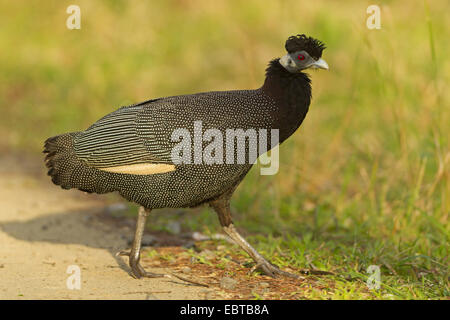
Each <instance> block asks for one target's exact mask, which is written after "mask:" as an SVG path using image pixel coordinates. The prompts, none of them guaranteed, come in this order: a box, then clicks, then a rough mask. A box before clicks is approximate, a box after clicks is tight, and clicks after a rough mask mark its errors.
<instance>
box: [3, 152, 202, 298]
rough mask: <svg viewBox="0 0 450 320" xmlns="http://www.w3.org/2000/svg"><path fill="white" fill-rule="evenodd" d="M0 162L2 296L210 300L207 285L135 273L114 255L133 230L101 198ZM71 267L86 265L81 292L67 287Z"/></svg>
mask: <svg viewBox="0 0 450 320" xmlns="http://www.w3.org/2000/svg"><path fill="white" fill-rule="evenodd" d="M0 163H1V166H0V167H1V168H2V169H1V171H0V204H1V206H0V299H146V298H148V299H204V298H205V294H206V292H205V288H202V287H195V286H189V285H187V284H186V283H182V282H181V281H178V280H176V279H168V278H160V279H142V280H136V279H134V278H132V277H131V276H130V275H129V273H128V272H129V268H128V266H127V260H126V259H122V258H117V257H115V255H114V253H115V252H117V251H118V250H120V249H124V248H127V246H128V244H127V242H128V241H127V238H128V237H129V236H131V235H132V231H131V234H130V228H126V229H124V228H120V227H118V226H117V225H114V224H112V223H108V222H107V221H106V222H105V221H104V220H103V219H100V218H99V217H101V213H102V212H103V211H104V207H105V205H104V203H103V202H102V201H101V200H100V199H97V198H96V197H93V196H90V195H85V194H83V193H81V192H79V191H65V190H62V189H60V188H57V187H55V186H54V185H52V184H51V183H50V181H49V180H48V179H44V174H43V172H42V170H39V169H38V173H37V174H36V173H35V172H36V168H34V169H33V170H27V168H25V169H24V167H23V166H21V165H18V164H17V163H16V161H15V159H0ZM38 168H39V167H38ZM71 265H76V266H78V267H79V268H80V270H81V289H80V290H70V289H68V288H67V285H66V282H67V279H68V277H69V276H70V274H68V273H67V268H68V267H69V266H71ZM144 267H145V268H146V269H148V270H149V271H152V272H159V273H164V272H165V270H164V269H158V268H150V267H148V266H145V265H144Z"/></svg>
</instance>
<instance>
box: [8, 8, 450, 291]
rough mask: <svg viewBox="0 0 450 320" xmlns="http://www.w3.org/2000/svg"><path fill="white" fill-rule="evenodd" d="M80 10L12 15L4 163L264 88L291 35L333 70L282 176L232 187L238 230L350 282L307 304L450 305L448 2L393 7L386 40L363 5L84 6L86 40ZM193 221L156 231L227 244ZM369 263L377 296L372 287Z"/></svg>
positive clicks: (207, 215)
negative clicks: (126, 117) (166, 99)
mask: <svg viewBox="0 0 450 320" xmlns="http://www.w3.org/2000/svg"><path fill="white" fill-rule="evenodd" d="M2 2H3V1H2ZM70 4H72V2H69V1H49V2H46V3H45V4H43V3H42V2H38V1H34V0H33V1H28V2H27V4H26V5H25V4H20V3H19V2H11V1H9V2H6V3H2V8H3V9H2V13H3V15H2V19H1V21H2V26H3V27H2V28H0V70H1V73H0V82H1V83H2V85H1V86H0V108H1V113H2V117H1V119H0V137H1V140H0V148H1V150H5V152H6V151H7V150H16V151H18V152H22V153H38V152H40V150H41V148H42V142H43V141H44V139H45V138H46V137H48V136H51V135H55V134H58V133H61V132H67V131H76V130H81V129H84V128H86V127H87V126H89V125H90V124H91V123H92V122H94V121H95V120H97V119H98V118H100V117H101V116H103V115H104V114H106V113H108V112H110V111H113V110H114V109H116V108H117V107H119V106H122V105H126V104H130V103H133V102H138V101H142V100H145V99H148V98H152V97H161V96H168V95H177V94H184V93H194V92H199V91H209V90H228V89H240V88H256V87H258V86H259V85H261V83H262V81H263V78H264V69H265V66H266V64H267V62H268V61H269V60H270V59H272V58H273V57H276V56H280V55H281V54H283V50H284V49H283V41H284V40H285V39H286V38H287V36H289V35H291V34H295V33H307V34H310V35H313V36H315V37H317V38H319V39H320V40H322V41H324V42H325V43H326V44H327V46H328V49H326V50H325V51H324V56H323V57H324V59H325V60H326V61H327V62H328V64H329V65H330V68H331V69H330V71H329V72H313V73H312V82H313V102H312V106H311V108H310V112H309V114H308V116H307V119H306V120H305V123H304V124H303V125H302V127H301V128H300V130H299V131H298V132H296V133H295V134H294V135H293V137H291V138H290V139H289V140H288V141H286V142H285V143H284V144H283V146H282V147H281V148H280V171H279V173H278V174H277V175H275V176H260V175H259V170H258V168H257V167H255V168H254V169H252V171H251V172H250V174H249V175H248V176H247V178H246V179H245V180H244V183H242V184H241V186H240V187H239V188H238V190H237V192H236V194H235V197H234V199H233V203H232V205H233V211H234V219H235V222H236V224H237V226H238V227H239V228H241V229H242V230H245V231H246V232H247V235H248V237H249V240H250V241H251V242H252V243H255V244H256V246H257V249H259V250H261V252H262V253H263V254H265V255H266V256H270V257H271V259H272V261H274V262H275V263H276V264H278V265H280V266H282V267H286V266H288V265H289V266H291V267H293V268H309V267H311V266H315V267H317V268H320V269H324V270H329V271H333V272H337V273H339V274H341V275H342V277H335V278H330V277H327V278H325V279H319V280H317V281H318V282H317V283H316V285H311V288H310V289H308V291H307V293H305V294H304V295H302V297H303V298H312V299H326V298H334V299H366V298H372V299H440V298H445V297H447V298H448V297H449V296H450V294H449V281H448V279H449V270H448V265H449V260H448V259H449V256H448V254H449V252H448V251H449V233H450V230H449V224H448V214H449V211H450V184H449V162H450V148H449V136H450V132H449V126H448V124H449V123H450V112H449V105H450V103H449V102H450V94H449V91H448V90H446V89H447V88H446V86H447V84H448V83H449V82H450V81H449V80H450V79H449V78H450V62H449V60H448V59H445V58H446V56H447V53H448V52H449V51H450V50H449V43H448V38H449V35H450V30H449V29H450V25H449V24H448V23H447V16H446V12H447V11H448V10H447V2H446V1H445V0H436V1H435V0H433V1H425V2H423V3H421V2H419V3H415V4H411V3H410V2H407V1H395V2H394V1H385V2H383V4H382V5H381V19H382V20H381V21H382V22H381V24H382V28H381V30H368V29H367V28H366V27H365V19H366V13H365V9H366V8H367V6H368V5H369V4H371V3H369V2H365V1H346V2H345V3H339V4H338V3H334V2H331V1H321V0H318V1H314V2H312V3H310V2H299V1H283V2H279V1H271V2H268V1H266V2H261V1H253V0H252V1H245V2H241V1H226V2H225V1H223V2H222V1H217V2H214V4H212V2H209V1H195V2H193V1H189V0H183V1H182V0H178V1H174V0H173V1H153V2H152V3H151V4H150V3H144V2H141V1H131V2H125V1H114V2H113V1H110V2H109V1H95V2H92V1H87V0H80V1H77V4H78V5H79V6H80V7H81V12H82V22H81V30H68V29H66V27H65V20H66V18H67V16H68V15H67V14H66V12H65V10H66V8H67V6H68V5H70ZM188 212H189V214H187V212H185V211H181V214H180V213H173V214H172V213H166V214H165V215H157V217H155V219H154V220H152V222H151V223H152V226H149V227H150V228H151V229H153V230H154V229H162V228H164V226H165V223H166V222H167V221H168V219H172V220H173V219H177V220H180V221H181V222H182V226H183V228H184V229H185V230H199V231H203V232H206V233H208V232H211V233H213V232H218V231H219V227H218V222H217V218H216V217H215V215H214V214H213V213H212V212H211V211H210V210H208V209H205V208H203V209H197V210H192V211H188ZM370 265H378V266H380V267H381V281H382V285H381V289H380V290H368V289H367V287H366V285H365V279H366V278H367V276H368V274H367V272H366V270H367V267H368V266H370ZM349 278H351V279H359V280H358V281H348V279H349ZM293 297H296V296H295V295H293ZM254 298H256V299H258V298H264V296H261V295H260V294H258V293H257V294H256V296H254Z"/></svg>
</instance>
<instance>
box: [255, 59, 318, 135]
mask: <svg viewBox="0 0 450 320" xmlns="http://www.w3.org/2000/svg"><path fill="white" fill-rule="evenodd" d="M279 60H280V59H275V60H272V61H271V62H270V63H269V66H268V67H267V69H266V80H265V82H264V85H263V86H262V87H261V90H262V91H263V92H264V93H265V94H267V95H268V96H270V97H271V98H272V99H274V101H275V103H276V105H277V107H278V108H277V111H276V112H277V114H273V115H272V116H273V119H274V123H273V125H274V127H273V128H277V129H280V143H281V142H283V141H284V140H286V139H287V138H288V137H289V136H290V135H292V134H293V133H294V132H295V130H297V128H298V127H300V125H301V123H302V122H303V119H304V118H305V116H306V113H307V112H308V108H309V104H310V102H311V80H310V78H309V76H308V75H307V74H306V73H303V72H299V73H291V72H289V71H287V70H286V69H285V68H284V67H283V66H282V65H281V64H280V62H279Z"/></svg>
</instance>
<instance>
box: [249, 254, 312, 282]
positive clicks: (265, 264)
mask: <svg viewBox="0 0 450 320" xmlns="http://www.w3.org/2000/svg"><path fill="white" fill-rule="evenodd" d="M257 270H261V271H262V272H263V273H264V274H265V275H268V276H270V277H273V278H276V277H278V276H283V277H288V278H294V279H304V277H302V276H301V275H298V274H294V273H290V272H287V271H283V270H280V269H279V268H278V267H276V266H274V265H273V264H271V263H270V262H269V261H267V260H265V259H262V260H260V261H257V263H256V265H254V266H253V267H252V268H251V269H250V271H249V274H252V273H254V272H255V271H257Z"/></svg>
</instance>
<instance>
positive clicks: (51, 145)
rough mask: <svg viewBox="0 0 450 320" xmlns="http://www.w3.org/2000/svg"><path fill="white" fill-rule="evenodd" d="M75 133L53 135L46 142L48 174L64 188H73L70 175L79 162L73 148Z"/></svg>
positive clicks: (55, 182)
mask: <svg viewBox="0 0 450 320" xmlns="http://www.w3.org/2000/svg"><path fill="white" fill-rule="evenodd" d="M73 135H74V133H66V134H62V135H59V136H55V137H51V138H48V139H47V140H46V141H45V143H44V153H46V156H45V165H46V166H47V168H48V169H49V170H48V172H47V174H48V175H49V176H50V177H51V178H52V181H53V183H54V184H56V185H59V186H61V187H62V188H64V189H70V188H73V186H72V185H71V183H70V180H71V179H70V176H71V173H72V170H73V167H74V165H75V163H76V162H77V158H76V155H75V154H74V152H73V148H72V136H73Z"/></svg>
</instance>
